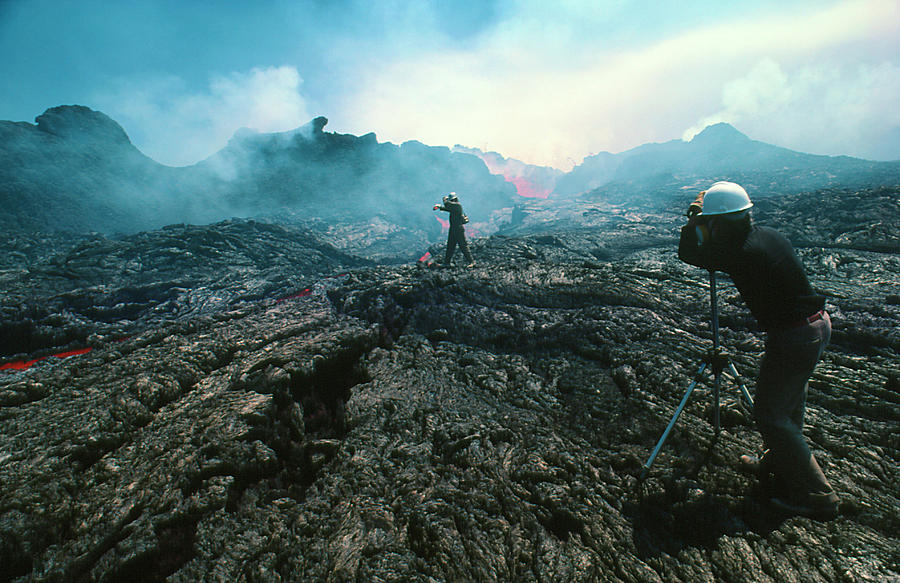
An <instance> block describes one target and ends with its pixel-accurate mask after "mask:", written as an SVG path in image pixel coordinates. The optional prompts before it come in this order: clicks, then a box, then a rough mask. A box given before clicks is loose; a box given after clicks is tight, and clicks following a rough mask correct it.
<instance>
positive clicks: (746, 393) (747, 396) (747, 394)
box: [728, 362, 753, 411]
mask: <svg viewBox="0 0 900 583" xmlns="http://www.w3.org/2000/svg"><path fill="white" fill-rule="evenodd" d="M728 370H729V372H731V376H733V377H734V382H736V383H737V385H738V386H739V387H740V388H741V395H742V396H743V397H744V400H745V401H747V404H748V405H749V406H750V410H751V411H752V410H753V397H751V396H750V391H748V390H747V387H745V386H744V383H742V382H741V381H740V375H739V374H738V371H737V369H736V368H734V363H732V362H729V363H728Z"/></svg>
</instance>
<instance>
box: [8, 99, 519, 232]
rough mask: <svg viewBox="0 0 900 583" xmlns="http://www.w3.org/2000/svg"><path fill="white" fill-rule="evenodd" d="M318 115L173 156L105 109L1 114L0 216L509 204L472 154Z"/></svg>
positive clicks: (348, 217)
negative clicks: (164, 156) (153, 151)
mask: <svg viewBox="0 0 900 583" xmlns="http://www.w3.org/2000/svg"><path fill="white" fill-rule="evenodd" d="M326 124H327V120H326V119H325V118H324V117H320V118H316V119H315V120H313V121H312V122H310V123H309V124H307V125H306V126H303V127H301V128H298V129H297V130H294V131H292V132H284V133H276V134H263V133H255V132H252V131H249V130H242V131H239V132H238V133H236V134H235V136H234V137H233V138H232V139H231V141H230V142H229V143H228V145H227V146H226V147H225V148H223V149H222V150H221V151H220V152H217V153H216V154H214V155H213V156H211V157H210V158H208V159H207V160H204V161H202V162H200V163H198V164H196V165H193V166H187V167H182V168H172V167H168V166H164V165H162V164H158V163H157V162H155V161H153V160H151V159H150V158H148V157H146V156H144V155H143V154H142V153H141V152H139V151H138V150H137V148H135V147H134V146H133V145H132V144H131V142H130V140H129V139H128V136H127V135H126V134H125V132H124V130H123V129H122V128H121V127H120V126H119V125H118V124H117V123H116V122H115V121H113V120H112V119H110V118H109V117H107V116H106V115H104V114H103V113H100V112H97V111H93V110H91V109H89V108H87V107H83V106H60V107H55V108H52V109H49V110H47V111H46V112H45V113H44V114H42V115H41V116H38V118H37V119H36V124H29V123H14V122H0V203H2V207H0V226H3V227H4V228H6V229H8V230H9V229H27V230H45V231H54V230H68V231H73V232H85V231H100V232H107V233H113V232H120V233H130V232H135V231H139V230H144V229H153V228H157V227H160V226H163V225H165V224H171V223H180V222H185V223H209V222H213V221H217V220H221V219H224V218H230V217H232V216H244V217H247V216H259V215H272V214H286V215H291V216H294V217H298V218H300V219H303V218H317V219H325V220H336V219H338V218H339V219H340V220H343V221H363V220H369V219H371V218H372V216H373V215H383V216H387V217H390V218H391V220H392V222H396V223H400V224H404V225H405V226H408V227H410V228H417V229H421V230H427V229H436V230H437V231H438V232H440V224H439V223H438V222H437V221H435V220H434V217H433V213H432V211H431V206H432V205H433V204H434V203H436V202H439V201H440V197H441V195H442V194H446V193H447V192H450V191H456V192H457V193H459V195H460V198H461V199H462V200H463V202H464V204H465V207H466V210H467V212H468V213H469V214H470V215H472V216H474V217H487V216H488V215H490V213H492V212H493V211H495V210H496V209H500V208H504V207H509V206H511V204H512V202H513V198H514V197H515V196H516V194H515V188H514V187H513V185H511V184H508V183H506V182H505V181H504V180H503V178H502V177H500V176H495V175H492V174H491V173H490V172H489V171H488V169H487V167H486V166H485V165H484V163H483V162H481V161H480V160H479V159H478V158H477V157H475V156H471V155H468V154H462V153H453V152H451V151H450V150H449V149H448V148H440V147H429V146H426V145H424V144H421V143H419V142H406V143H404V144H402V145H401V146H396V145H394V144H390V143H382V144H380V143H378V142H377V140H376V138H375V135H374V134H367V135H365V136H361V137H357V136H353V135H344V134H337V133H330V132H325V131H323V128H324V126H325V125H326Z"/></svg>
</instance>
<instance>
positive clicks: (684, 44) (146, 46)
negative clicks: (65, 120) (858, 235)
mask: <svg viewBox="0 0 900 583" xmlns="http://www.w3.org/2000/svg"><path fill="white" fill-rule="evenodd" d="M0 52H2V54H4V55H6V58H4V59H2V62H0V78H2V79H3V86H4V90H3V91H2V92H0V119H7V120H12V121H33V119H34V117H35V116H37V115H40V114H41V113H42V112H43V111H44V110H45V109H47V108H48V107H53V106H56V105H62V104H81V105H86V106H88V107H91V108H93V109H96V110H99V111H102V112H104V113H106V114H107V115H109V116H110V117H111V118H113V119H114V120H116V121H118V122H119V123H120V124H121V125H122V126H123V127H124V129H125V131H126V132H127V133H128V135H129V136H130V137H131V139H132V141H133V142H134V144H135V145H136V146H137V147H138V148H140V149H141V150H142V151H143V152H144V153H145V154H147V155H148V156H150V157H151V158H153V159H155V160H157V161H159V162H162V163H164V164H170V165H186V164H192V163H195V162H197V161H199V160H201V159H204V158H206V157H207V156H209V155H211V154H212V153H214V152H215V151H217V150H218V149H220V148H221V147H223V146H224V145H225V143H226V142H227V141H228V139H229V138H230V137H231V136H232V135H233V133H234V132H235V131H236V130H237V129H238V128H241V127H250V128H254V129H257V130H260V131H265V132H272V131H285V130H290V129H293V128H295V127H298V126H300V125H303V124H305V123H307V122H308V121H310V119H312V118H313V117H315V116H318V115H324V116H326V117H327V118H328V119H329V125H328V127H327V130H329V131H338V132H342V133H352V134H356V135H361V134H365V133H368V132H375V134H376V135H377V137H378V140H379V141H382V142H384V141H390V142H394V143H402V142H404V141H407V140H418V141H421V142H423V143H425V144H429V145H443V146H453V145H455V144H460V145H463V146H467V147H472V148H480V149H482V150H485V151H497V152H499V153H501V154H502V155H503V156H506V157H512V158H517V159H519V160H522V161H524V162H527V163H531V164H540V165H549V166H554V167H557V168H560V169H563V170H568V169H570V168H571V167H572V166H573V165H574V164H578V163H580V162H581V160H582V159H583V158H584V157H585V156H588V155H591V154H594V153H597V152H601V151H609V152H621V151H624V150H627V149H629V148H633V147H636V146H638V145H640V144H643V143H646V142H661V141H667V140H671V139H678V138H682V139H690V138H691V137H692V136H693V135H694V134H696V133H697V132H699V131H700V130H702V129H703V127H705V126H706V125H708V124H711V123H716V122H722V121H724V122H728V123H731V124H732V125H734V126H735V127H736V128H737V129H738V130H740V131H741V132H743V133H745V134H747V135H748V136H750V137H751V138H753V139H756V140H761V141H764V142H768V143H772V144H776V145H779V146H784V147H787V148H791V149H794V150H799V151H803V152H809V153H814V154H829V155H839V154H845V155H850V156H855V157H861V158H867V159H873V160H896V159H900V108H898V107H897V98H898V96H900V62H898V60H900V1H898V0H847V1H810V0H782V1H778V2H775V1H768V0H766V1H754V2H736V3H722V2H711V1H710V2H668V1H666V2H648V1H628V0H616V1H613V0H601V1H583V2H578V1H564V2H555V3H547V2H540V1H537V0H495V1H490V0H487V1H482V0H479V1H473V2H455V3H452V5H451V3H446V2H440V1H439V0H432V1H415V2H413V1H409V2H404V1H400V0H396V1H390V2H363V1H353V0H351V1H339V0H338V1H333V2H296V1H262V2H255V3H248V2H237V1H234V2H215V3H200V2H188V3H185V2H178V1H174V0H172V1H162V0H157V1H143V2H141V1H136V2H121V3H119V2H115V3H111V2H105V1H99V0H88V1H84V2H78V3H75V2H63V1H52V0H45V1H41V0H12V1H6V2H0Z"/></svg>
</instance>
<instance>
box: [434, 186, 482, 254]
mask: <svg viewBox="0 0 900 583" xmlns="http://www.w3.org/2000/svg"><path fill="white" fill-rule="evenodd" d="M442 200H443V204H436V205H434V210H436V211H438V210H440V211H446V212H448V213H450V232H449V233H448V234H447V254H446V256H445V258H444V264H445V265H446V266H447V267H450V260H451V259H453V253H454V252H455V251H456V246H457V245H459V248H460V250H462V253H463V255H464V256H465V258H466V261H468V262H469V264H468V266H467V267H475V260H474V259H472V254H471V253H470V252H469V244H468V243H467V242H466V229H465V227H464V226H463V225H465V224H466V223H468V222H469V217H467V216H466V215H465V214H464V213H463V208H462V205H461V204H460V203H459V198H458V197H457V196H456V193H455V192H451V193H450V194H448V195H447V196H445V197H444V198H443V199H442Z"/></svg>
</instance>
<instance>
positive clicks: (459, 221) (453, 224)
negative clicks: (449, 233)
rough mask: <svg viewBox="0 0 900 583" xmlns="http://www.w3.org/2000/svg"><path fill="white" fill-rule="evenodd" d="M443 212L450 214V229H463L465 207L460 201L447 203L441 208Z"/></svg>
mask: <svg viewBox="0 0 900 583" xmlns="http://www.w3.org/2000/svg"><path fill="white" fill-rule="evenodd" d="M439 208H440V209H441V210H442V211H447V212H448V213H450V228H451V229H462V228H463V207H462V205H461V204H460V203H459V201H455V202H454V201H450V200H448V201H446V202H444V203H443V204H442V205H441V206H440V207H439Z"/></svg>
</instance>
